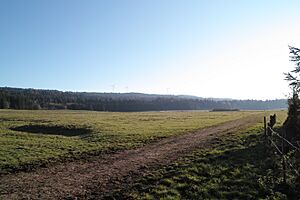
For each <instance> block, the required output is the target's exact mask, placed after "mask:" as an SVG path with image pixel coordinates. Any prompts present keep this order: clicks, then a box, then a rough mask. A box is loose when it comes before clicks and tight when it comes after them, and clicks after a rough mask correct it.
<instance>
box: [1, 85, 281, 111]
mask: <svg viewBox="0 0 300 200" xmlns="http://www.w3.org/2000/svg"><path fill="white" fill-rule="evenodd" d="M286 108H287V100H286V99H276V100H266V101H261V100H233V99H220V98H218V99H214V98H202V97H197V96H189V95H158V94H143V93H95V92H62V91H58V90H41V89H22V88H9V87H0V109H71V110H96V111H119V112H125V111H157V110H212V109H242V110H269V109H286Z"/></svg>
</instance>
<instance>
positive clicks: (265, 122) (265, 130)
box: [264, 116, 267, 136]
mask: <svg viewBox="0 0 300 200" xmlns="http://www.w3.org/2000/svg"><path fill="white" fill-rule="evenodd" d="M264 134H265V136H267V119H266V116H264Z"/></svg>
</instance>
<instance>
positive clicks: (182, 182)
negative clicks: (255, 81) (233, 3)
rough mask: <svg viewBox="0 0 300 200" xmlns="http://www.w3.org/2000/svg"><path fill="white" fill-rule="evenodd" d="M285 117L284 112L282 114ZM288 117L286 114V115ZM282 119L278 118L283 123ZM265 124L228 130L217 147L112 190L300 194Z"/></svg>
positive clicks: (148, 195)
mask: <svg viewBox="0 0 300 200" xmlns="http://www.w3.org/2000/svg"><path fill="white" fill-rule="evenodd" d="M277 114H279V116H280V117H284V113H277ZM282 119H283V118H282ZM282 122H283V121H279V122H278V124H277V125H278V126H280V124H281V123H282ZM262 131H263V129H262V126H261V124H256V125H254V126H252V127H249V128H248V129H246V130H240V131H237V132H231V131H228V132H227V133H225V134H224V135H223V137H221V138H216V139H215V141H214V142H213V144H212V146H211V147H210V148H207V149H200V150H197V151H196V152H193V153H191V154H190V155H189V156H186V157H184V158H181V159H180V160H178V161H177V162H176V163H174V164H171V165H169V166H166V167H164V168H162V169H158V170H154V171H151V172H150V173H148V174H147V175H146V176H144V177H142V178H140V179H139V180H138V181H137V182H135V183H134V184H133V185H132V186H130V187H129V188H126V189H124V190H122V191H117V192H115V193H112V194H110V195H109V197H110V198H116V199H118V198H120V197H122V198H128V199H299V198H300V195H299V192H300V188H299V183H298V186H296V185H297V181H296V180H295V179H294V178H293V177H289V180H288V183H287V185H282V174H281V170H280V168H281V160H280V157H279V158H278V157H277V156H276V155H275V154H274V152H275V151H274V149H273V148H272V147H270V146H268V145H266V143H265V142H266V140H265V138H264V137H263V135H262ZM297 187H298V188H297Z"/></svg>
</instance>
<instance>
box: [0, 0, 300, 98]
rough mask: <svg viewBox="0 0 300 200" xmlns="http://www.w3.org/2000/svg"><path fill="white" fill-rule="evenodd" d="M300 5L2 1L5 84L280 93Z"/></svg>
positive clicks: (211, 0) (0, 60)
mask: <svg viewBox="0 0 300 200" xmlns="http://www.w3.org/2000/svg"><path fill="white" fill-rule="evenodd" d="M299 8H300V1H296V0H294V1H292V0H290V1H282V0H277V1H276V0H272V1H271V0H269V1H267V0H257V1H254V0H248V1H245V0H202V1H201V0H195V1H190V0H181V1H176V0H143V1H141V0H119V1H117V0H110V1H108V0H107V1H104V0H103V1H101V0H95V1H93V0H89V1H84V0H81V1H79V0H48V1H46V0H44V1H41V0H26V1H23V0H18V1H16V0H2V1H0V27H1V28H0V69H1V73H0V86H9V87H25V88H45V89H58V90H64V91H66V90H71V91H95V92H111V91H113V88H114V92H145V93H160V94H165V93H168V94H190V95H197V96H202V97H231V98H240V99H248V98H251V99H273V98H282V97H285V95H287V94H288V91H289V90H288V88H287V86H286V85H287V83H286V82H285V81H283V78H284V76H283V74H282V73H283V72H286V71H288V70H290V69H292V67H293V65H292V64H291V63H289V57H288V45H294V46H298V47H300V27H299V23H300V14H299ZM267 73H268V74H269V75H266V74H267ZM271 84H274V87H270V85H271Z"/></svg>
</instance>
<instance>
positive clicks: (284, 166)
mask: <svg viewBox="0 0 300 200" xmlns="http://www.w3.org/2000/svg"><path fill="white" fill-rule="evenodd" d="M285 135H286V134H285V130H284V129H283V130H282V140H281V142H282V143H281V152H282V175H283V182H284V184H286V160H285V156H284V152H285V151H284V142H285V141H284V139H283V138H285Z"/></svg>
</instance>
